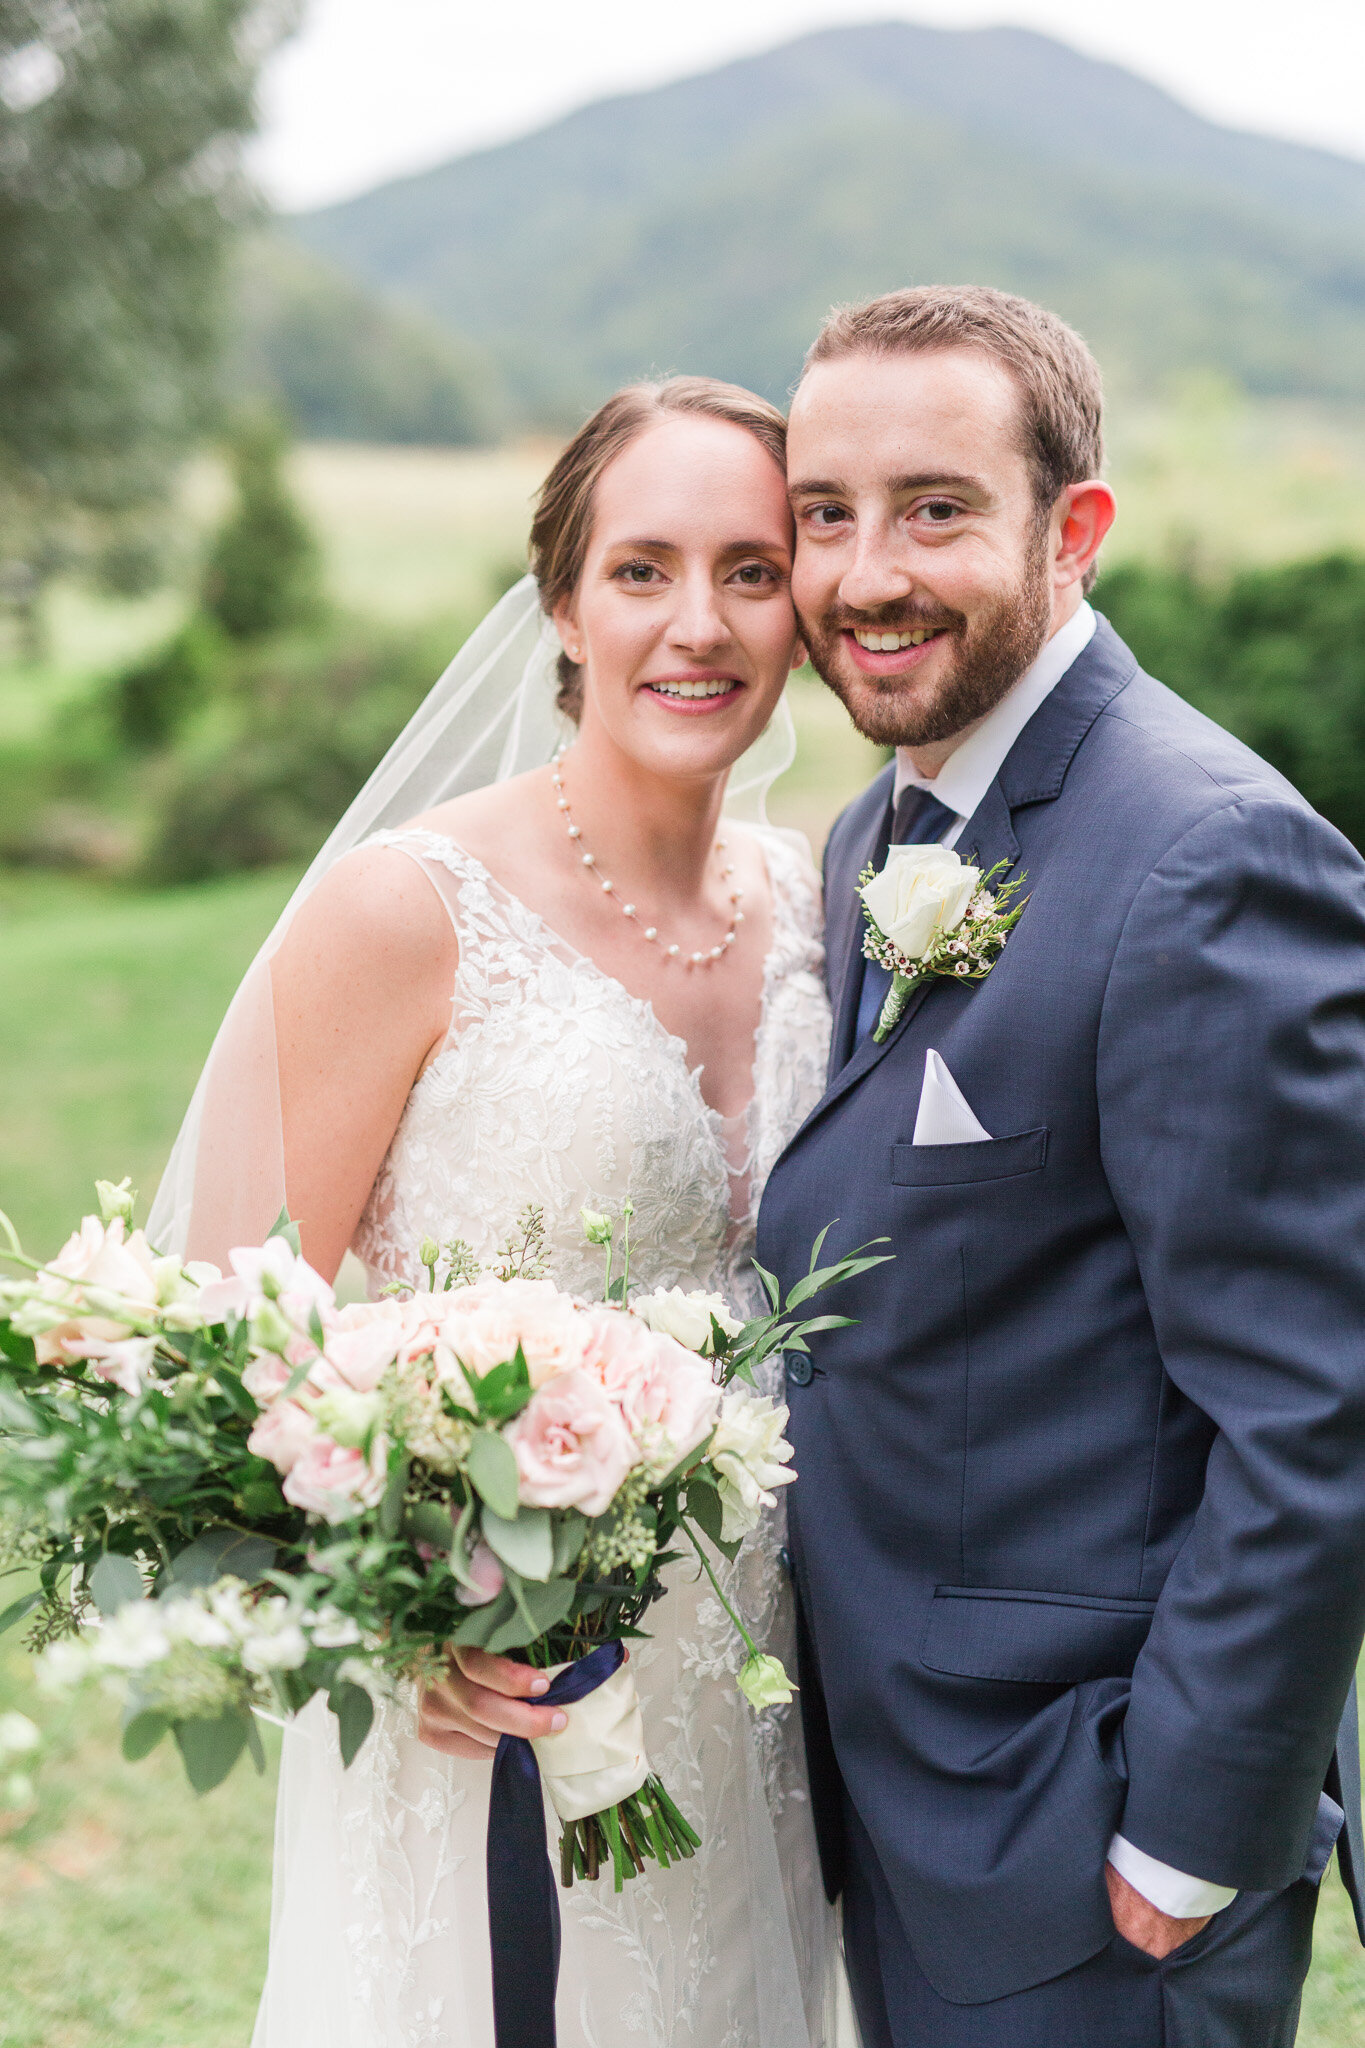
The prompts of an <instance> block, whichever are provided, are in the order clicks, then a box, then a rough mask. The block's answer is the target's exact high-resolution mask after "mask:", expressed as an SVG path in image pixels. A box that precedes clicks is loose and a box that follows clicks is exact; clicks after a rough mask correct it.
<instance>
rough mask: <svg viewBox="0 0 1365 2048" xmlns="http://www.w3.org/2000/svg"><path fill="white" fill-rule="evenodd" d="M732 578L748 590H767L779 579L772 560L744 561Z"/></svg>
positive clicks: (732, 580)
mask: <svg viewBox="0 0 1365 2048" xmlns="http://www.w3.org/2000/svg"><path fill="white" fill-rule="evenodd" d="M730 580H731V582H732V583H742V584H743V586H744V588H745V589H746V590H765V589H767V588H768V586H769V585H770V584H773V583H775V582H776V581H777V571H776V570H775V569H774V568H773V566H772V564H771V563H770V562H743V563H741V564H740V566H739V568H738V569H736V571H735V573H734V575H733V576H732V577H731V579H730Z"/></svg>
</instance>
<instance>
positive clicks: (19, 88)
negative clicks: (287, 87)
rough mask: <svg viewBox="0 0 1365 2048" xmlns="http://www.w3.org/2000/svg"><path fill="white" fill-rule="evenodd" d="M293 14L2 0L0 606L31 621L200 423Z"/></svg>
mask: <svg viewBox="0 0 1365 2048" xmlns="http://www.w3.org/2000/svg"><path fill="white" fill-rule="evenodd" d="M293 6H294V0H0V592H3V591H4V590H5V589H9V590H10V591H11V593H12V594H13V597H14V598H15V599H17V601H18V602H19V603H20V605H21V606H24V607H26V608H27V609H28V611H29V613H30V616H32V610H33V604H34V602H35V597H36V592H37V590H38V589H39V587H40V585H41V582H42V579H43V577H44V575H46V574H47V573H49V572H50V571H51V569H52V568H54V567H55V566H57V565H58V564H59V563H60V561H61V560H62V559H63V558H64V556H67V555H69V554H70V553H71V552H72V551H73V550H77V551H82V552H84V551H86V550H89V549H91V548H92V547H94V548H99V547H103V546H107V545H108V542H109V540H110V537H111V534H112V535H117V534H118V532H119V530H120V529H122V530H123V532H124V535H125V537H126V534H127V531H128V529H130V528H134V529H135V528H136V525H137V523H138V521H139V520H140V519H145V518H146V517H147V515H148V514H149V513H150V512H151V510H152V509H153V508H155V507H156V506H157V504H158V503H159V502H160V501H161V500H163V499H164V496H165V493H166V490H167V487H168V484H169V482H170V479H171V477H172V475H173V473H174V469H175V465H176V463H177V462H178V460H179V458H180V457H181V455H182V454H183V452H184V450H185V448H186V447H187V445H188V444H189V443H190V442H191V441H192V440H193V438H194V437H195V436H196V435H197V434H198V433H199V432H200V431H202V428H203V426H204V424H205V422H206V421H207V419H208V418H209V417H210V415H211V409H212V401H213V386H214V372H215V369H216V363H217V352H218V345H219V335H220V329H221V325H222V316H223V306H222V278H223V270H224V260H225V257H226V255H227V252H228V248H229V245H230V243H231V242H232V240H233V238H234V236H235V233H236V231H237V229H238V228H239V226H240V225H241V224H242V223H243V221H245V220H246V219H248V218H250V217H251V216H252V213H253V211H254V205H253V200H252V196H251V193H250V189H249V187H248V185H247V183H246V181H245V179H244V177H243V175H242V171H241V167H240V161H239V144H240V141H241V138H242V137H244V136H245V135H247V134H248V133H249V132H250V131H251V129H252V128H253V126H254V124H255V110H254V105H253V93H254V87H255V82H256V77H257V74H258V71H259V68H260V65H261V63H262V61H263V59H264V57H265V56H266V54H267V53H268V51H269V50H270V49H272V48H273V47H274V45H275V43H276V42H277V41H278V40H279V38H280V37H281V36H282V35H283V34H284V33H285V32H286V31H287V30H288V28H289V27H290V26H291V25H292V19H293Z"/></svg>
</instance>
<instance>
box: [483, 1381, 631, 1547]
mask: <svg viewBox="0 0 1365 2048" xmlns="http://www.w3.org/2000/svg"><path fill="white" fill-rule="evenodd" d="M507 1441H508V1442H509V1443H510V1444H511V1446H512V1449H513V1451H514V1453H515V1455H516V1460H517V1470H518V1472H519V1474H520V1477H521V1489H520V1491H521V1498H522V1500H523V1501H524V1502H525V1503H526V1504H527V1506H529V1507H537V1508H579V1509H581V1510H582V1512H583V1513H584V1514H585V1515H600V1514H603V1513H605V1511H606V1510H607V1509H608V1508H609V1507H610V1506H611V1504H612V1502H613V1500H614V1499H615V1498H616V1495H617V1493H618V1492H619V1491H620V1488H621V1484H622V1481H623V1480H624V1479H625V1477H626V1475H627V1473H628V1472H630V1471H631V1470H632V1468H633V1467H634V1466H635V1465H636V1464H637V1463H638V1455H637V1452H636V1448H635V1442H634V1439H633V1437H632V1436H631V1433H630V1431H629V1429H628V1428H627V1427H626V1424H625V1422H624V1420H623V1419H622V1416H621V1412H620V1410H619V1409H618V1408H617V1406H616V1404H615V1402H613V1401H612V1400H610V1399H609V1398H608V1396H607V1393H606V1391H605V1389H604V1388H603V1386H602V1383H601V1381H600V1380H598V1379H595V1378H594V1377H593V1376H592V1375H591V1374H590V1373H587V1372H584V1371H582V1370H581V1369H580V1370H574V1371H572V1372H564V1373H559V1374H557V1375H556V1377H555V1378H554V1379H552V1380H550V1381H548V1382H547V1384H546V1385H545V1386H543V1387H542V1388H541V1389H540V1392H539V1393H538V1394H537V1395H536V1396H535V1398H534V1399H533V1400H532V1401H530V1402H528V1403H527V1405H526V1407H525V1408H523V1409H522V1411H521V1414H520V1415H519V1416H518V1417H517V1419H516V1421H515V1422H514V1423H513V1424H512V1426H511V1428H510V1429H509V1430H508V1431H507Z"/></svg>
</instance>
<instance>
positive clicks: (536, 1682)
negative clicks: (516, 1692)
mask: <svg viewBox="0 0 1365 2048" xmlns="http://www.w3.org/2000/svg"><path fill="white" fill-rule="evenodd" d="M549 1690H550V1681H549V1679H548V1678H533V1679H532V1680H531V1697H532V1699H536V1698H537V1697H538V1696H539V1695H540V1694H541V1693H543V1692H548V1691H549Z"/></svg>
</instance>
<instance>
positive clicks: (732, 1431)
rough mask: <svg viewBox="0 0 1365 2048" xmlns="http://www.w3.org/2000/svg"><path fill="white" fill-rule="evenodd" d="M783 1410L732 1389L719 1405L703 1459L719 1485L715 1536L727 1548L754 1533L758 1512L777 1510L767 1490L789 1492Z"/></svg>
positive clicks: (764, 1398) (790, 1476) (788, 1454)
mask: <svg viewBox="0 0 1365 2048" xmlns="http://www.w3.org/2000/svg"><path fill="white" fill-rule="evenodd" d="M786 1423H787V1409H786V1407H785V1405H782V1404H778V1405H774V1403H773V1402H771V1401H770V1400H769V1399H768V1397H767V1395H766V1394H751V1393H750V1392H749V1390H748V1388H747V1387H732V1388H731V1389H730V1391H729V1392H728V1393H727V1394H726V1396H725V1399H724V1400H723V1401H722V1402H721V1407H720V1421H719V1423H718V1424H717V1426H716V1433H715V1435H714V1437H713V1438H712V1439H711V1444H710V1448H709V1449H708V1451H707V1453H706V1456H707V1460H708V1462H709V1463H710V1464H711V1465H713V1466H714V1467H715V1471H716V1477H717V1479H718V1480H719V1482H720V1503H721V1508H722V1511H723V1513H722V1520H721V1531H720V1533H721V1536H722V1538H723V1539H724V1541H725V1542H727V1543H733V1542H734V1541H735V1539H736V1537H739V1536H747V1535H748V1533H749V1531H750V1530H751V1529H756V1528H757V1527H758V1523H759V1517H760V1515H761V1514H762V1512H763V1510H764V1508H772V1507H776V1505H777V1496H776V1495H775V1494H774V1493H773V1491H772V1488H773V1487H775V1486H789V1485H790V1484H791V1482H792V1480H793V1479H795V1477H796V1474H795V1473H794V1472H793V1471H792V1470H791V1468H790V1460H791V1455H792V1447H791V1445H790V1444H789V1443H788V1442H787V1441H786V1439H785V1438H784V1437H783V1435H782V1431H783V1430H784V1429H785V1427H786Z"/></svg>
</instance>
